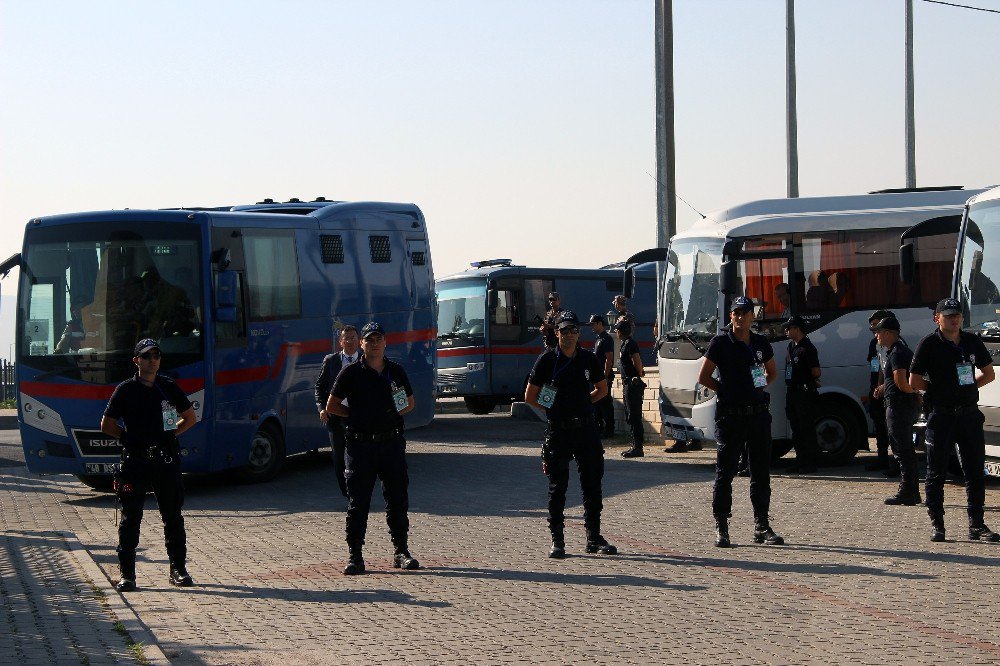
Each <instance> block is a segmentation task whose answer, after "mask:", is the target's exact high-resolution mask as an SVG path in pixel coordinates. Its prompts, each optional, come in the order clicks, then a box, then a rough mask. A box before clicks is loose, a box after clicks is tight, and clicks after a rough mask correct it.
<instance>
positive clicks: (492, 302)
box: [486, 289, 497, 310]
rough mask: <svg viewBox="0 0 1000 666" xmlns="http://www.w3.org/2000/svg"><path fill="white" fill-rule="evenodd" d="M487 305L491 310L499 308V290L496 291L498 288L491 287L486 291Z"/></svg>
mask: <svg viewBox="0 0 1000 666" xmlns="http://www.w3.org/2000/svg"><path fill="white" fill-rule="evenodd" d="M486 306H487V307H488V308H489V309H490V310H496V309H497V291H496V289H490V290H489V291H488V292H486Z"/></svg>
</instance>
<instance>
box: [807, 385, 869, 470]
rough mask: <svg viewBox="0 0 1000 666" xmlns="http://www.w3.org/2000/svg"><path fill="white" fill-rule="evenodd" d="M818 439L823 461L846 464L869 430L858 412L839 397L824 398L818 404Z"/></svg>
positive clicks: (822, 462)
mask: <svg viewBox="0 0 1000 666" xmlns="http://www.w3.org/2000/svg"><path fill="white" fill-rule="evenodd" d="M817 413H818V416H817V418H816V423H815V427H816V442H817V444H818V445H819V462H820V464H821V465H846V464H847V463H848V462H850V460H851V459H852V458H853V457H854V456H855V455H856V454H857V452H858V447H859V445H861V443H862V442H863V441H864V440H863V436H864V435H865V434H867V433H866V432H865V430H866V429H865V428H864V427H863V426H862V423H861V420H860V418H859V416H858V415H857V414H856V413H855V412H854V410H853V409H851V407H850V406H848V405H846V404H844V403H843V402H842V401H840V400H837V399H829V398H827V399H821V400H820V401H819V405H818V408H817Z"/></svg>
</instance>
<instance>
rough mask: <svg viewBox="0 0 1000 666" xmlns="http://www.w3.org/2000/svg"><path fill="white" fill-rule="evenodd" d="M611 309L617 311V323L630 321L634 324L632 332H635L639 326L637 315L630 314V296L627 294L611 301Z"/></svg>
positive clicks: (615, 313)
mask: <svg viewBox="0 0 1000 666" xmlns="http://www.w3.org/2000/svg"><path fill="white" fill-rule="evenodd" d="M611 307H613V308H614V309H615V311H614V315H615V323H616V324H617V323H618V322H620V321H622V320H628V321H629V322H631V324H632V332H633V333H634V332H635V329H636V327H637V326H638V325H639V324H638V322H637V321H636V318H635V315H634V314H632V313H631V312H629V309H628V296H626V295H625V294H618V295H617V296H615V297H614V298H613V299H611Z"/></svg>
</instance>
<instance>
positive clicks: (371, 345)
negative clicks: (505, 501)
mask: <svg viewBox="0 0 1000 666" xmlns="http://www.w3.org/2000/svg"><path fill="white" fill-rule="evenodd" d="M385 344H386V343H385V330H384V329H383V328H382V326H381V325H380V324H378V323H377V322H374V321H373V322H369V323H367V324H365V326H364V328H362V329H361V352H362V356H361V358H360V359H359V360H358V361H357V362H356V363H351V364H350V365H348V366H346V367H345V368H344V369H343V370H341V371H340V374H339V375H337V379H336V381H334V383H333V390H332V391H331V392H330V398H329V400H327V403H326V411H327V412H329V413H330V414H333V415H336V416H339V417H342V418H343V419H344V420H345V423H346V425H347V428H346V431H345V433H344V438H345V441H346V451H345V456H344V460H345V463H346V466H347V469H346V470H345V473H344V476H345V478H346V480H347V547H348V549H349V550H350V558H349V560H348V562H347V566H346V567H345V568H344V574H346V575H348V576H351V575H356V574H363V573H365V561H364V557H363V555H362V549H363V546H364V543H365V534H366V532H367V531H368V510H369V508H370V507H371V501H372V491H373V490H374V489H375V480H376V479H381V481H382V496H383V497H384V498H385V522H386V524H387V525H388V526H389V535H390V537H391V538H392V544H393V546H394V548H395V553H394V555H393V560H392V565H393V566H394V567H396V568H397V569H419V568H420V563H419V562H417V560H416V559H414V558H413V557H412V556H411V555H410V551H409V549H408V544H407V539H408V535H409V531H410V520H409V517H408V516H407V511H408V510H409V496H408V487H409V477H408V476H407V469H406V440H405V439H404V438H403V415H404V414H407V413H408V412H410V411H412V410H413V406H414V400H413V389H412V388H411V387H410V380H409V378H408V377H407V376H406V371H405V370H404V369H403V366H401V365H399V364H398V363H396V362H395V361H390V360H389V359H387V358H386V357H385Z"/></svg>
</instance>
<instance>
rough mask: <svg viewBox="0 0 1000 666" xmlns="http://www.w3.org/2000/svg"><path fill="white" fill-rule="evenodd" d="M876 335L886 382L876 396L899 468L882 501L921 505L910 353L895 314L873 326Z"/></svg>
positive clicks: (916, 401) (915, 403) (916, 399)
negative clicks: (880, 401)
mask: <svg viewBox="0 0 1000 666" xmlns="http://www.w3.org/2000/svg"><path fill="white" fill-rule="evenodd" d="M875 335H876V337H877V338H878V344H879V346H880V347H882V348H883V349H885V350H886V360H885V368H884V369H883V374H884V375H885V383H884V384H882V385H881V386H879V387H877V388H876V389H875V395H876V396H878V397H880V398H882V399H883V400H885V421H886V424H887V426H888V428H889V445H890V446H891V447H892V454H893V455H894V456H896V462H897V463H898V464H899V471H900V479H899V490H898V491H897V492H896V494H895V495H893V496H892V497H887V498H886V500H885V503H886V504H903V505H906V506H914V505H916V504H920V490H919V486H920V479H919V477H918V476H917V454H916V451H915V450H914V445H913V424H914V423H915V422H916V420H917V411H918V409H919V403H918V395H917V392H916V391H915V390H914V389H913V387H911V386H910V363H911V362H912V361H913V352H912V351H910V348H909V347H907V346H906V343H905V342H904V341H903V339H902V338H900V337H899V321H898V320H897V319H896V318H895V317H886V318H885V319H883V320H882V321H880V322H879V323H878V324H877V325H876V326H875Z"/></svg>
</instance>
